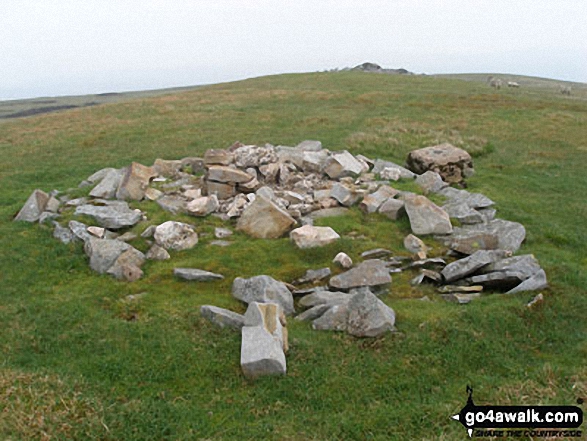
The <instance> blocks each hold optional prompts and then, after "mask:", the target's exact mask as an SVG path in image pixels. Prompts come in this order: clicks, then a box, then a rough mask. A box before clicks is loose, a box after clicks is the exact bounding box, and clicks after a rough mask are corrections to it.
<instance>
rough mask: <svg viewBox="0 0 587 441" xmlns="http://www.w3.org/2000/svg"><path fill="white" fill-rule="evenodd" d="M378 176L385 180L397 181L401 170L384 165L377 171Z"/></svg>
mask: <svg viewBox="0 0 587 441" xmlns="http://www.w3.org/2000/svg"><path fill="white" fill-rule="evenodd" d="M379 177H380V178H381V179H384V180H386V181H399V179H400V178H401V172H400V171H399V169H397V168H390V167H385V168H384V169H383V170H381V173H379Z"/></svg>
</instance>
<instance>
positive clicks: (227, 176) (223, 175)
mask: <svg viewBox="0 0 587 441" xmlns="http://www.w3.org/2000/svg"><path fill="white" fill-rule="evenodd" d="M206 179H208V180H210V181H215V182H222V183H232V184H244V183H246V182H249V181H250V180H251V179H253V177H252V176H251V175H249V174H248V173H245V172H244V171H242V170H239V169H238V168H232V167H226V166H223V165H213V166H210V167H209V168H208V174H207V175H206Z"/></svg>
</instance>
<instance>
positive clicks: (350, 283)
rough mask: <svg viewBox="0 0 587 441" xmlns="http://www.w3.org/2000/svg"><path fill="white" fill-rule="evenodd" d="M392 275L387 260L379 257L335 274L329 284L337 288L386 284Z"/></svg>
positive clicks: (389, 281)
mask: <svg viewBox="0 0 587 441" xmlns="http://www.w3.org/2000/svg"><path fill="white" fill-rule="evenodd" d="M390 283H391V276H390V275H389V270H388V268H387V266H386V265H385V262H384V261H382V260H379V259H371V260H365V261H364V262H361V263H360V264H359V265H357V266H356V267H354V268H352V269H350V270H348V271H346V272H344V273H342V274H339V275H337V276H334V277H332V278H331V279H330V282H329V285H330V286H331V287H333V288H336V289H344V290H347V289H351V288H357V287H360V286H385V285H388V284H390Z"/></svg>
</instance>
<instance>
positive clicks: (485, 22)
mask: <svg viewBox="0 0 587 441" xmlns="http://www.w3.org/2000/svg"><path fill="white" fill-rule="evenodd" d="M364 61H372V62H375V63H378V64H380V65H382V66H384V67H389V68H399V67H404V68H406V69H408V70H410V71H413V72H418V73H455V72H501V73H515V74H524V75H534V76H542V77H549V78H558V79H564V80H571V81H581V82H587V0H548V1H546V0H516V1H512V0H444V1H442V0H387V1H383V0H374V1H369V0H363V1H354V0H294V1H290V0H279V1H278V0H189V1H188V0H0V99H8V98H25V97H36V96H56V95H73V94H88V93H100V92H111V91H126V90H143V89H156V88H164V87H174V86H187V85H196V84H206V83H217V82H223V81H230V80H236V79H241V78H247V77H253V76H260V75H266V74H273V73H285V72H309V71H317V70H324V69H331V68H335V67H345V66H354V65H357V64H360V63H362V62H364Z"/></svg>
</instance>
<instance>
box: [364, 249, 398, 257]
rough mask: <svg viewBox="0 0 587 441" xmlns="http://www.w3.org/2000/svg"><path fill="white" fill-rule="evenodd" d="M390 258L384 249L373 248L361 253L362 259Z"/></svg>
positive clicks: (389, 253)
mask: <svg viewBox="0 0 587 441" xmlns="http://www.w3.org/2000/svg"><path fill="white" fill-rule="evenodd" d="M387 256H391V251H389V250H386V249H385V248H375V249H374V250H368V251H364V252H362V253H361V257H362V258H363V259H380V258H382V257H387Z"/></svg>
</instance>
